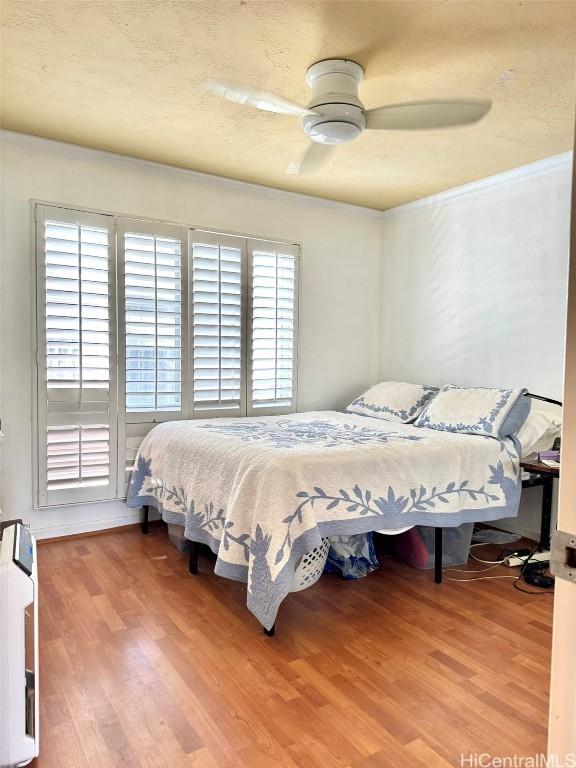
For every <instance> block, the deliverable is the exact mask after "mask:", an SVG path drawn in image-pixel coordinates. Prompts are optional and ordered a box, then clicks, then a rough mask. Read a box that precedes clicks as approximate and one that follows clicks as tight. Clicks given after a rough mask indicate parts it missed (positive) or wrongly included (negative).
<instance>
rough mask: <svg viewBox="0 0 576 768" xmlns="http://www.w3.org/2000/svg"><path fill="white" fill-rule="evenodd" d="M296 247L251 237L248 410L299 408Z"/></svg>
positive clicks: (257, 412) (280, 410)
mask: <svg viewBox="0 0 576 768" xmlns="http://www.w3.org/2000/svg"><path fill="white" fill-rule="evenodd" d="M298 255H299V251H298V248H297V247H296V246H292V245H287V244H282V243H268V242H264V241H259V240H249V241H248V259H249V263H250V284H249V294H250V296H249V307H250V308H249V324H250V330H249V359H248V412H249V414H251V415H257V414H265V413H269V414H274V413H289V412H291V411H294V410H296V367H297V360H296V339H297V306H298V295H297V294H298Z"/></svg>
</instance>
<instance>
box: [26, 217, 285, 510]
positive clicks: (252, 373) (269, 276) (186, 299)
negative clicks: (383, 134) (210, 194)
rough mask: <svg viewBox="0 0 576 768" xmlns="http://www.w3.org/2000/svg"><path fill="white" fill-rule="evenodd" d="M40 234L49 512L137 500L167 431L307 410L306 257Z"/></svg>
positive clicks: (81, 225)
mask: <svg viewBox="0 0 576 768" xmlns="http://www.w3.org/2000/svg"><path fill="white" fill-rule="evenodd" d="M36 222H37V269H36V280H37V299H38V305H37V306H38V313H37V315H38V323H37V325H38V333H37V339H38V354H37V383H38V387H37V391H38V402H37V419H36V425H37V430H38V446H39V448H38V456H37V465H36V476H37V483H36V486H37V487H36V491H37V492H36V502H37V504H38V505H39V506H49V505H53V504H64V503H72V502H78V501H97V500H105V499H115V498H122V497H123V496H125V489H126V483H127V481H128V479H129V472H130V471H131V469H132V465H133V462H134V459H135V457H136V453H137V451H138V447H139V445H140V442H141V441H142V439H143V437H144V436H145V435H146V434H147V432H148V431H149V430H150V429H151V428H152V427H153V426H154V425H155V424H156V423H158V422H160V421H168V420H171V419H180V418H207V417H211V416H244V415H258V414H274V413H288V412H290V411H293V410H295V407H296V401H295V387H296V370H297V358H296V349H295V344H296V338H297V314H298V313H297V300H298V291H297V287H298V261H299V251H298V248H297V247H296V246H294V245H290V244H286V243H279V242H267V241H263V240H256V239H248V238H245V237H238V236H231V235H223V234H218V233H214V232H204V231H201V230H196V229H191V228H185V227H181V226H176V225H170V224H163V223H159V222H150V221H141V220H138V219H128V218H119V217H115V216H113V215H105V214H91V213H85V212H82V211H72V210H69V209H66V208H59V207H48V206H41V205H38V206H36ZM116 276H117V277H116ZM116 280H117V281H118V284H117V285H116Z"/></svg>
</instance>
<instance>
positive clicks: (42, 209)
mask: <svg viewBox="0 0 576 768" xmlns="http://www.w3.org/2000/svg"><path fill="white" fill-rule="evenodd" d="M51 219H55V220H57V221H59V222H61V223H63V224H73V225H76V226H80V227H82V226H94V227H98V228H102V227H105V228H106V229H107V230H108V273H109V282H108V285H109V293H108V296H109V304H108V310H109V312H108V322H109V328H110V342H109V380H108V381H109V387H108V397H107V399H104V398H99V397H94V401H96V402H107V403H108V413H109V417H108V422H109V423H108V436H109V437H108V441H109V475H108V483H107V485H106V486H104V485H94V486H86V487H84V488H75V489H73V488H67V489H53V490H49V489H48V479H47V471H48V466H47V465H48V460H47V459H48V456H47V449H46V442H47V435H48V427H49V426H54V425H52V424H49V402H50V398H49V397H48V377H47V365H46V322H45V320H44V321H43V322H41V319H42V318H45V316H46V262H45V258H42V257H43V256H44V254H45V231H44V229H45V223H46V222H47V221H50V220H51ZM33 242H34V254H35V258H34V269H33V271H32V277H33V280H34V285H33V296H34V299H35V300H34V301H33V302H32V303H33V304H34V305H35V316H34V320H35V323H34V326H35V328H34V327H33V332H34V330H35V343H34V346H33V349H34V350H35V355H34V369H35V375H34V377H33V381H34V383H35V392H34V397H33V402H34V403H35V410H34V412H33V417H34V416H35V421H34V420H33V429H32V434H33V442H34V443H35V450H34V451H33V465H34V467H35V469H34V471H33V481H34V485H33V502H34V508H36V509H37V508H43V507H54V506H65V505H67V504H81V503H84V502H97V501H98V502H100V501H113V500H116V499H117V498H118V475H117V471H116V467H117V464H118V460H117V454H118V421H119V419H118V417H119V411H118V383H117V377H118V354H117V314H116V258H117V254H116V229H115V220H114V216H113V215H111V214H105V213H95V212H92V211H83V210H81V209H70V208H64V207H61V206H58V205H50V204H47V203H38V204H36V205H35V207H34V241H33ZM79 388H80V390H81V391H82V387H81V385H80V387H79ZM87 390H88V388H87ZM54 391H55V392H56V388H55V389H54ZM64 391H66V390H62V392H61V393H60V395H58V396H55V397H54V398H53V401H54V402H57V401H60V402H66V398H65V397H64V395H63V392H64ZM88 391H89V392H90V391H92V390H88ZM94 391H95V392H97V394H101V390H100V391H98V390H97V389H96V388H94ZM81 399H82V398H80V400H81ZM79 420H80V419H78V421H79ZM62 421H65V419H64V418H63V419H62ZM61 426H67V425H66V424H62V425H61ZM70 426H74V425H70ZM78 426H88V423H84V424H81V425H78ZM34 438H35V439H34ZM104 489H106V490H104ZM72 491H75V493H74V494H72V493H71V492H72ZM71 495H74V496H75V498H73V499H70V498H69V497H70V496H71Z"/></svg>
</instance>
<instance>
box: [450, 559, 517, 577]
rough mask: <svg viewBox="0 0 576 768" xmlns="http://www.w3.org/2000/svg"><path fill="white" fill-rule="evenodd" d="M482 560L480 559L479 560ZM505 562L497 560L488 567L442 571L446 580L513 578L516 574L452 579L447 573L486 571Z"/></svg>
mask: <svg viewBox="0 0 576 768" xmlns="http://www.w3.org/2000/svg"><path fill="white" fill-rule="evenodd" d="M479 562H482V561H479ZM503 562H505V561H504V560H499V561H498V562H497V563H495V564H494V565H491V566H489V567H488V568H472V569H468V568H450V570H449V571H448V570H446V571H444V573H445V574H446V575H445V579H446V581H485V580H487V579H515V578H516V576H477V577H476V578H474V579H468V578H466V579H460V578H458V579H453V578H451V577H450V576H448V574H449V573H487V571H493V570H494V569H495V568H499V567H500V566H501V565H502V563H503Z"/></svg>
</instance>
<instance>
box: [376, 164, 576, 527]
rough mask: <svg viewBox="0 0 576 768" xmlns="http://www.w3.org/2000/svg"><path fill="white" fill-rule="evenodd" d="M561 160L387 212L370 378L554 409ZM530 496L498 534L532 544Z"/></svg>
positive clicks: (562, 225) (560, 332) (562, 243)
mask: <svg viewBox="0 0 576 768" xmlns="http://www.w3.org/2000/svg"><path fill="white" fill-rule="evenodd" d="M570 161H571V158H570V156H569V155H568V154H566V155H560V156H557V157H555V158H549V159H548V160H546V161H542V162H540V163H534V164H532V165H531V166H525V167H524V168H521V169H516V170H515V171H512V172H508V173H504V174H499V175H498V176H495V177H492V178H490V179H485V180H483V181H481V182H477V183H473V184H469V185H466V186H465V187H461V188H459V189H454V190H450V191H449V192H448V193H441V194H439V195H435V196H433V197H430V198H427V199H424V200H420V201H417V202H416V203H411V204H407V205H405V206H401V207H399V208H396V209H393V210H391V211H388V212H386V213H385V214H384V217H383V221H382V249H383V270H382V288H381V296H382V299H383V308H382V315H381V343H380V378H382V379H384V378H390V379H404V380H408V381H416V382H420V381H422V382H427V383H430V384H445V383H448V382H451V383H455V384H463V385H475V384H476V385H484V386H501V387H514V386H525V387H528V389H529V390H530V391H532V392H535V393H538V394H542V395H548V396H550V397H554V398H557V399H562V389H563V370H564V332H565V327H566V298H567V267H568V253H569V230H570V185H571V172H570V167H571V162H570ZM539 500H540V492H539V491H537V490H536V489H533V490H527V491H526V492H525V498H524V502H523V507H522V509H521V513H520V518H519V520H518V521H517V522H513V523H510V524H509V525H508V526H507V527H510V528H511V529H512V528H515V529H517V530H519V531H521V532H524V533H529V534H535V533H536V532H537V531H538V529H539V508H538V504H539Z"/></svg>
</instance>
